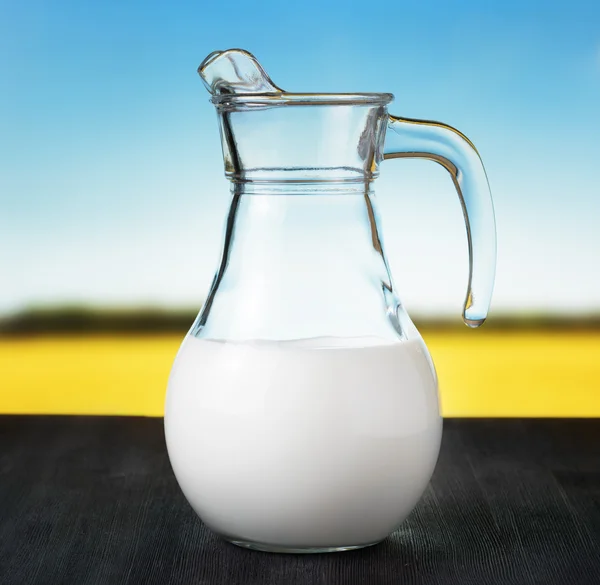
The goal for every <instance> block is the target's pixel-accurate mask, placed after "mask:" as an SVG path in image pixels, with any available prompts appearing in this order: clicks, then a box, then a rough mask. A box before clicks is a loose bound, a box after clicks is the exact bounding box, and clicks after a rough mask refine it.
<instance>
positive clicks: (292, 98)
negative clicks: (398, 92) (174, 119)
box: [210, 92, 394, 107]
mask: <svg viewBox="0 0 600 585" xmlns="http://www.w3.org/2000/svg"><path fill="white" fill-rule="evenodd" d="M393 99H394V95H393V94H391V93H287V92H286V93H281V94H278V93H236V94H219V95H213V96H212V97H211V100H210V101H211V102H212V103H213V104H214V105H215V106H229V107H235V106H236V105H240V106H286V105H289V106H335V105H340V106H341V105H344V106H364V105H382V106H383V105H386V104H389V103H390V102H391V101H392V100H393Z"/></svg>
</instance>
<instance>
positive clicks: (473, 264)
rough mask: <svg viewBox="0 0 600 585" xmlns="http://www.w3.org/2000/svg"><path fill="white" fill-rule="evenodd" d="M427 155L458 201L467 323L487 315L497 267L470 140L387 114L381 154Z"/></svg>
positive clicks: (488, 200)
mask: <svg viewBox="0 0 600 585" xmlns="http://www.w3.org/2000/svg"><path fill="white" fill-rule="evenodd" d="M391 158H426V159H428V160H432V161H435V162H437V163H439V164H441V165H442V166H443V167H444V168H445V169H446V170H447V171H448V172H449V173H450V175H451V176H452V181H453V182H454V186H455V187H456V191H457V193H458V198H459V199H460V203H461V205H462V210H463V215H464V218H465V224H466V228H467V240H468V244H469V283H468V285H467V296H466V299H465V304H464V310H463V320H464V322H465V323H466V324H467V325H468V326H469V327H479V326H480V325H481V324H483V322H484V321H485V319H486V317H487V314H488V310H489V307H490V302H491V299H492V290H493V288H494V277H495V273H496V221H495V219H494V205H493V203H492V194H491V192H490V186H489V183H488V180H487V176H486V174H485V169H484V168H483V163H482V162H481V158H480V157H479V153H478V152H477V149H476V148H475V146H474V145H473V143H472V142H471V141H470V140H469V139H468V138H467V137H466V136H465V135H464V134H462V133H461V132H459V131H458V130H456V129H455V128H452V127H451V126H447V125H446V124H441V123H439V122H427V121H424V120H411V119H409V118H398V117H396V116H390V117H389V121H388V129H387V133H386V136H385V146H384V159H386V160H387V159H391Z"/></svg>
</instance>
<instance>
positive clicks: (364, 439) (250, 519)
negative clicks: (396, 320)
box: [165, 336, 442, 550]
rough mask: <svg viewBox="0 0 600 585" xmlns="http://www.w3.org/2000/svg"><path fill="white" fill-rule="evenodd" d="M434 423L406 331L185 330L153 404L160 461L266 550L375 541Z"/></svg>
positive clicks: (415, 346) (426, 465)
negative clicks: (293, 334)
mask: <svg viewBox="0 0 600 585" xmlns="http://www.w3.org/2000/svg"><path fill="white" fill-rule="evenodd" d="M441 430H442V421H441V418H440V414H439V408H438V398H437V380H436V376H435V371H434V369H433V365H432V363H431V358H430V357H429V354H428V353H427V349H426V348H425V345H424V344H423V342H422V341H421V340H420V339H417V340H412V341H398V342H395V343H389V342H387V341H385V340H379V339H373V338H359V339H353V340H347V339H344V340H339V339H337V340H336V339H334V338H320V339H310V340H302V341H286V342H260V341H256V342H239V343H238V342H221V341H211V340H203V339H197V338H195V337H191V336H188V337H187V338H186V339H185V341H184V343H183V345H182V347H181V349H180V351H179V354H178V355H177V358H176V360H175V364H174V366H173V370H172V372H171V377H170V379H169V386H168V392H167V400H166V410H165V433H166V440H167V447H168V451H169V457H170V459H171V463H172V466H173V470H174V472H175V475H176V477H177V480H178V482H179V484H180V486H181V489H182V490H183V493H184V494H185V496H186V498H187V499H188V501H189V502H190V504H191V505H192V507H193V508H194V510H195V511H196V512H197V514H198V515H199V516H200V517H201V518H202V520H203V521H204V522H205V524H206V525H207V526H208V527H210V528H211V529H212V530H214V531H215V532H217V533H219V534H221V535H223V536H224V537H226V538H228V539H229V540H232V541H234V542H236V543H238V544H244V545H247V546H254V547H256V548H263V549H267V550H307V549H308V550H319V549H320V550H327V549H329V550H332V549H339V548H352V547H357V546H364V545H368V544H373V543H376V542H378V541H380V540H382V539H383V538H385V537H386V536H388V535H389V534H390V533H391V532H392V531H394V530H395V529H396V528H397V527H398V526H399V524H400V523H401V522H402V520H404V518H405V517H406V516H407V515H408V514H409V513H410V511H411V510H412V509H413V507H414V506H415V504H416V503H417V501H418V500H419V498H420V496H421V494H422V493H423V491H424V489H425V487H426V485H427V483H428V481H429V479H430V477H431V474H432V472H433V469H434V466H435V463H436V460H437V456H438V452H439V446H440V438H441Z"/></svg>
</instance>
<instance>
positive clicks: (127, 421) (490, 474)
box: [0, 416, 600, 585]
mask: <svg viewBox="0 0 600 585" xmlns="http://www.w3.org/2000/svg"><path fill="white" fill-rule="evenodd" d="M38 583H39V584H50V585H54V584H65V585H66V584H71V583H72V584H77V585H84V584H91V583H94V584H96V583H105V584H118V585H121V584H126V583H140V584H144V585H150V584H153V583H157V584H160V585H166V584H169V583H182V584H185V585H197V584H203V583H227V584H230V585H235V584H240V585H241V584H243V585H254V584H256V585H270V584H280V583H281V584H285V585H290V584H294V583H307V584H308V583H310V584H327V585H330V584H335V583H349V584H360V583H366V584H378V583H390V584H392V583H393V584H402V585H410V584H413V583H422V584H424V585H425V584H426V585H435V584H438V583H439V584H456V585H469V584H473V585H493V584H496V583H511V584H521V583H523V584H525V583H527V584H536V585H538V584H539V585H553V584H557V585H570V584H573V585H586V584H600V420H447V421H446V422H445V431H444V441H443V445H442V452H441V456H440V460H439V463H438V466H437V469H436V472H435V475H434V478H433V480H432V483H431V485H430V486H429V488H428V489H427V491H426V493H425V495H424V496H423V499H422V500H421V502H420V504H419V505H418V507H417V509H416V510H415V511H414V513H413V514H412V515H411V516H410V518H409V519H408V520H407V521H406V522H405V524H404V525H403V527H402V529H401V530H399V531H397V532H396V533H394V534H393V536H392V537H391V538H389V539H387V540H386V541H384V542H383V543H382V544H380V545H378V546H375V547H373V548H369V549H364V550H361V551H354V552H346V553H335V554H325V555H274V554H267V553H260V552H253V551H248V550H244V549H240V548H237V547H235V546H233V545H230V544H228V543H226V542H223V541H221V540H220V539H219V538H217V537H216V536H214V535H213V534H212V533H210V532H209V531H208V530H207V529H206V528H204V526H203V525H202V523H201V522H200V520H198V519H197V517H196V516H195V515H194V513H193V512H192V510H191V508H190V507H189V506H188V504H187V502H186V501H185V499H184V498H183V496H182V494H181V492H180V491H179V488H178V486H177V484H176V482H175V479H174V477H173V475H172V472H171V468H170V466H169V461H168V459H167V454H166V450H165V445H164V438H163V430H162V420H160V419H145V418H117V417H97V418H96V417H17V416H14V417H13V416H2V417H0V584H1V585H12V584H26V585H34V584H38Z"/></svg>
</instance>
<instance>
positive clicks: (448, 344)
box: [0, 330, 600, 417]
mask: <svg viewBox="0 0 600 585" xmlns="http://www.w3.org/2000/svg"><path fill="white" fill-rule="evenodd" d="M424 337H425V340H426V342H427V345H428V346H429V349H430V350H431V353H432V355H433V358H434V361H435V363H436V366H437V370H438V376H439V379H440V390H441V398H442V405H443V412H444V415H445V416H571V417H581V416H586V417H591V416H600V334H594V333H589V334H586V333H581V334H579V333H565V332H556V333H547V332H541V333H540V332H536V331H531V332H523V331H518V332H510V333H508V332H507V333H497V332H493V331H490V332H484V331H483V330H482V331H476V332H468V331H465V332H430V333H427V334H425V335H424ZM180 341H181V337H180V336H167V335H157V336H148V337H128V336H123V337H101V336H93V337H64V338H52V337H50V338H48V337H39V338H24V339H20V340H19V339H12V340H7V339H4V340H0V412H4V413H54V414H58V413H69V414H71V413H86V414H123V415H124V414H141V415H149V416H160V415H162V412H163V399H164V392H165V386H166V382H167V377H168V374H169V369H170V367H171V363H172V361H173V358H174V356H175V353H176V351H177V348H178V346H179V343H180Z"/></svg>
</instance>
